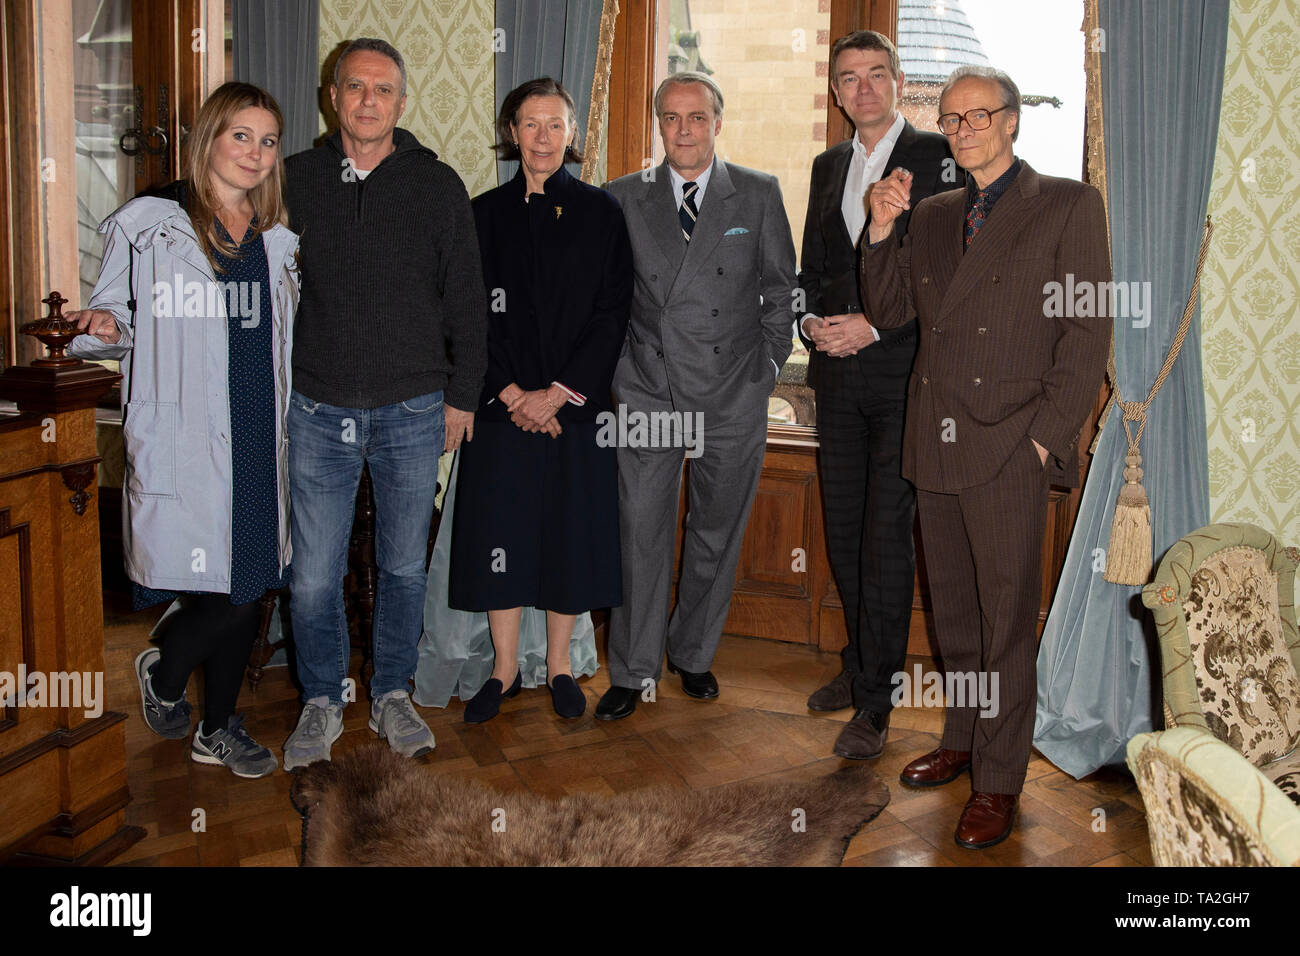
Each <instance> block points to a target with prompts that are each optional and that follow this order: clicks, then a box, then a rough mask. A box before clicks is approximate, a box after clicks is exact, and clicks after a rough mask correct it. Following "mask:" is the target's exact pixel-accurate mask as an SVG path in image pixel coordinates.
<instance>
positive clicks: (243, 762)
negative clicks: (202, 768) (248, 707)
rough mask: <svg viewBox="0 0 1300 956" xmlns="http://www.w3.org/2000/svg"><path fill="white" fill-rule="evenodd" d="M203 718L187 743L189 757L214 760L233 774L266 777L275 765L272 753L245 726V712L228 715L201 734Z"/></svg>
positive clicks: (203, 761) (197, 760)
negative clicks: (220, 725)
mask: <svg viewBox="0 0 1300 956" xmlns="http://www.w3.org/2000/svg"><path fill="white" fill-rule="evenodd" d="M206 729H207V728H206V727H204V725H203V722H202V721H199V726H198V728H197V729H196V730H195V731H194V743H193V744H191V745H190V759H191V760H193V761H194V762H195V763H206V764H214V765H216V766H225V767H229V768H230V772H231V773H233V774H234V775H235V776H236V777H245V778H247V779H250V780H251V779H253V778H255V777H265V776H266V775H267V774H268V773H271V772H272V771H273V770H275V768H276V766H277V765H278V764H277V762H276V759H275V754H273V753H271V751H269V750H267V749H266V748H265V747H263V746H262V745H261V744H259V743H258V742H257V741H256V740H254V739H253V738H252V737H250V736H248V731H247V730H245V729H244V715H243V714H239V715H238V716H235V715H234V714H232V715H231V717H230V719H229V720H228V721H226V726H225V727H223V728H221V729H220V730H214V731H212V732H211V733H210V734H208V735H206V736H205V735H204V733H203V731H204V730H206Z"/></svg>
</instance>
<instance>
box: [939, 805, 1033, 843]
mask: <svg viewBox="0 0 1300 956" xmlns="http://www.w3.org/2000/svg"><path fill="white" fill-rule="evenodd" d="M1019 801H1020V797H1019V796H1018V795H1017V794H1014V793H981V792H980V791H978V790H977V791H975V792H974V793H972V794H971V795H970V799H969V800H967V801H966V809H964V810H963V811H962V812H961V819H960V820H958V821H957V832H956V833H954V834H953V838H954V839H956V841H957V845H958V846H965V847H970V848H971V849H972V850H982V849H984V848H985V847H987V846H993V845H994V844H995V843H1001V842H1002V841H1003V840H1005V839H1006V838H1007V837H1008V836H1009V835H1010V834H1011V827H1012V824H1014V823H1015V822H1016V804H1017V803H1018V802H1019Z"/></svg>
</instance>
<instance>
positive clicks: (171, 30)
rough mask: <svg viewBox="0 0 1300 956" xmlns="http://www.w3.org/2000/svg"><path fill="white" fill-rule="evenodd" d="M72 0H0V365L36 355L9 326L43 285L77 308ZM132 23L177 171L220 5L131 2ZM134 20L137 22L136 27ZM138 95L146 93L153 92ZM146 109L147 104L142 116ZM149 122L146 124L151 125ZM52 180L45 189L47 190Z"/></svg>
mask: <svg viewBox="0 0 1300 956" xmlns="http://www.w3.org/2000/svg"><path fill="white" fill-rule="evenodd" d="M71 11H72V6H71V0H43V2H42V3H40V4H37V2H36V0H4V4H3V14H2V16H0V59H2V60H3V64H2V68H0V85H2V86H3V90H2V91H0V103H2V105H0V108H2V109H3V111H4V119H5V127H6V128H5V130H4V131H3V132H0V173H2V175H3V179H2V180H0V182H2V183H3V185H4V187H5V188H4V197H3V200H2V201H0V220H3V223H2V224H3V227H4V238H3V240H2V242H3V246H2V247H0V295H3V297H4V315H3V322H4V328H3V329H0V339H2V340H3V347H2V348H0V368H3V367H5V366H7V365H9V364H19V365H24V364H26V363H28V362H29V361H31V360H32V359H33V358H37V357H38V356H40V355H41V354H42V353H43V351H44V350H43V348H42V347H41V345H40V343H39V342H37V341H36V340H34V339H30V338H29V337H28V336H23V335H19V334H18V327H19V326H21V325H22V324H23V323H24V322H27V321H30V320H31V319H34V318H37V317H39V316H42V315H44V314H45V309H44V307H43V306H42V305H41V299H43V298H44V297H45V296H46V295H47V294H48V292H49V290H50V289H51V288H53V289H58V290H59V291H60V292H62V293H63V295H64V296H65V297H66V298H68V299H69V303H68V305H67V306H66V307H65V310H71V309H75V308H80V307H81V306H82V305H83V304H84V303H82V302H80V291H79V290H80V281H79V254H78V252H77V249H78V245H77V217H76V194H75V191H70V190H68V189H66V184H67V182H68V181H69V180H72V181H75V175H76V173H75V170H76V143H75V136H74V134H73V133H72V130H71V127H70V126H68V127H67V128H65V125H64V124H66V123H70V122H71V117H72V116H73V95H72V89H73V87H72V76H71V72H70V71H69V70H68V69H67V64H66V60H67V55H66V54H67V51H66V50H64V49H63V47H62V44H63V42H64V37H65V35H66V30H67V27H68V26H69V24H70V23H71ZM131 15H132V21H133V24H135V25H136V26H137V27H140V28H141V29H146V28H147V30H148V35H149V36H150V37H151V39H150V40H149V41H148V42H147V44H145V45H141V46H139V47H138V48H137V49H135V50H134V51H133V53H134V54H136V55H133V62H134V63H135V64H136V69H137V70H139V69H141V68H143V70H144V71H145V72H146V74H147V75H148V76H150V77H153V76H155V75H156V76H158V77H165V78H166V80H167V82H168V96H169V101H170V104H171V108H170V115H169V117H168V123H167V127H166V128H167V137H168V152H169V158H170V160H171V170H172V177H173V178H175V177H177V176H179V174H180V173H179V170H180V157H181V139H182V135H183V132H184V130H183V127H184V126H185V125H186V124H188V123H190V122H192V121H193V116H194V115H195V113H196V112H197V109H198V105H199V103H200V102H201V101H202V98H203V96H204V95H206V93H207V92H209V91H210V90H211V89H212V88H213V87H214V86H216V85H217V84H218V83H220V82H221V78H222V73H223V71H222V69H221V67H222V65H223V56H224V30H223V24H224V5H223V4H222V3H221V2H220V0H132V9H131ZM141 25H143V26H141ZM198 28H205V29H206V30H207V31H208V36H210V37H211V38H212V42H211V43H205V44H204V46H205V48H206V51H207V52H206V55H204V53H203V51H199V50H195V49H193V47H194V46H195V43H194V38H195V36H196V35H195V34H194V32H193V31H194V30H195V29H198ZM160 64H161V66H160ZM156 95H157V93H156V90H154V91H152V92H150V93H146V94H145V96H146V101H148V99H149V98H150V97H155V98H156ZM153 115H154V113H153V110H152V109H148V110H146V117H152V116H153ZM150 125H152V124H150ZM51 186H53V187H54V188H50V187H51Z"/></svg>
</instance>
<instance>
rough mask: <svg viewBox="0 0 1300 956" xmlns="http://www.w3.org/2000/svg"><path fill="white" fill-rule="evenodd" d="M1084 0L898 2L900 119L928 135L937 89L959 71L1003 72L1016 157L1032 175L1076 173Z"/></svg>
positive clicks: (933, 121)
mask: <svg viewBox="0 0 1300 956" xmlns="http://www.w3.org/2000/svg"><path fill="white" fill-rule="evenodd" d="M1082 25H1083V0H1057V2H1054V3H1050V4H1045V3H1042V2H1041V0H899V4H898V34H897V37H898V39H897V46H898V55H899V58H900V59H901V60H902V66H903V75H904V77H905V79H906V83H905V85H904V87H903V99H902V102H901V104H900V106H899V108H900V110H901V111H902V113H903V115H904V116H906V117H907V118H908V120H910V121H911V123H912V125H913V126H915V127H916V128H917V129H921V130H930V131H935V130H937V129H938V126H937V125H936V120H937V119H938V116H939V109H938V106H939V90H940V89H941V88H942V87H943V84H944V81H945V80H946V79H947V78H948V75H949V74H950V73H951V72H952V71H953V70H954V69H956V68H957V67H958V66H962V65H965V64H977V65H983V66H994V67H997V68H998V69H1000V70H1005V71H1006V72H1007V73H1008V74H1009V75H1010V77H1011V78H1012V79H1013V80H1015V82H1016V86H1018V87H1019V88H1020V95H1021V99H1022V100H1023V108H1022V110H1021V123H1020V134H1019V137H1018V138H1017V140H1016V155H1017V156H1019V157H1021V158H1022V159H1024V160H1025V161H1026V162H1028V163H1029V164H1030V165H1031V166H1033V167H1034V169H1036V170H1037V171H1038V172H1040V173H1045V174H1047V175H1049V176H1068V177H1070V178H1071V179H1079V178H1080V176H1081V174H1082V171H1083V112H1084V90H1085V79H1086V77H1085V74H1084V64H1083V41H1084V37H1083V32H1082Z"/></svg>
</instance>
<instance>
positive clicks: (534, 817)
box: [292, 745, 889, 866]
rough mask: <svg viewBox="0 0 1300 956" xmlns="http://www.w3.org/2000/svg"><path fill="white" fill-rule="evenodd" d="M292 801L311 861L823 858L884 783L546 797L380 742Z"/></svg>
mask: <svg viewBox="0 0 1300 956" xmlns="http://www.w3.org/2000/svg"><path fill="white" fill-rule="evenodd" d="M292 799H293V803H294V806H295V807H297V809H298V812H299V813H301V814H302V815H303V856H302V860H303V864H304V865H305V866H801V865H802V866H829V865H838V864H839V862H840V861H841V860H842V859H843V857H844V851H845V849H846V848H847V847H848V844H849V841H850V840H851V839H852V838H853V836H854V834H856V833H857V832H858V830H859V829H861V828H862V826H863V825H864V824H866V823H867V822H868V821H870V820H871V819H873V818H874V817H875V816H876V815H877V814H878V813H880V811H881V810H882V809H884V807H885V805H886V804H887V803H889V790H888V788H886V787H885V785H884V784H883V783H881V782H880V780H879V779H878V778H877V777H876V775H875V774H874V773H873V772H872V771H871V769H870V768H869V767H866V766H864V765H855V766H847V767H844V768H842V769H839V770H836V771H835V772H833V773H831V774H829V775H827V776H824V777H820V778H817V779H813V780H807V781H801V782H794V783H763V782H748V783H736V784H728V785H724V786H720V787H715V788H713V789H710V790H685V789H671V788H656V789H652V790H636V791H632V792H629V793H623V794H618V795H616V796H613V797H599V796H591V795H574V796H565V797H561V798H559V799H550V798H547V797H542V796H538V795H536V794H531V793H526V792H525V793H502V792H499V791H494V790H489V789H488V788H486V787H484V786H482V785H480V784H478V783H476V782H474V781H469V780H463V779H458V778H455V777H446V776H439V775H437V774H436V773H431V772H430V771H429V769H428V768H427V767H426V768H423V769H422V768H421V766H420V765H419V764H418V763H416V762H414V761H410V760H406V759H404V758H402V757H399V756H397V755H396V754H394V753H393V752H392V751H391V750H389V749H388V748H387V747H385V746H381V745H376V746H374V747H365V748H359V749H357V750H353V751H350V752H348V753H346V754H341V755H340V756H339V758H338V759H337V760H335V761H334V762H332V763H326V762H320V763H315V764H312V765H311V766H310V767H308V768H306V769H305V770H303V771H302V772H301V773H300V774H299V775H298V777H297V779H296V781H295V782H294V785H293V790H292ZM800 810H801V811H803V812H802V814H800V813H798V812H797V811H800Z"/></svg>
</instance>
